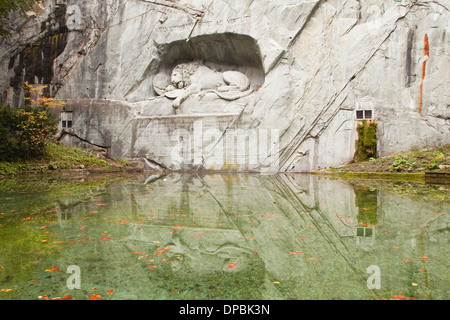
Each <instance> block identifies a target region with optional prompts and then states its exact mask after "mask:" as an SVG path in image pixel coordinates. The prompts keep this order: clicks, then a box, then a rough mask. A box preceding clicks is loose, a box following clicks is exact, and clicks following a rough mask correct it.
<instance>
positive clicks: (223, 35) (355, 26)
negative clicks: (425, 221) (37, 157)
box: [0, 0, 450, 171]
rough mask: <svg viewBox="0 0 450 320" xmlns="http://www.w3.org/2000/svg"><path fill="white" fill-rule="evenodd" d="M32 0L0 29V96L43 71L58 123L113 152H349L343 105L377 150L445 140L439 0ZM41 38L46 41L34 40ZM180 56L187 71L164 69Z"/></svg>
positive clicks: (205, 160)
mask: <svg viewBox="0 0 450 320" xmlns="http://www.w3.org/2000/svg"><path fill="white" fill-rule="evenodd" d="M43 8H44V9H42V10H36V12H34V13H33V12H31V13H29V17H28V18H27V19H24V18H19V17H18V18H17V21H19V22H20V23H19V22H18V23H17V26H18V27H17V28H16V31H15V32H14V33H13V35H12V36H11V37H10V38H7V39H3V40H2V42H1V50H0V68H1V69H2V72H1V73H0V74H1V76H0V95H1V98H2V100H3V101H4V102H6V103H9V104H11V105H17V104H20V103H22V102H23V90H22V89H21V83H23V82H24V81H29V82H31V83H36V84H48V85H49V92H48V94H50V95H51V96H54V97H56V98H59V99H67V100H68V102H69V103H68V104H67V105H66V109H67V110H69V109H71V108H72V109H73V110H69V111H74V121H73V126H74V127H73V129H72V131H74V132H76V136H75V135H72V136H71V137H72V138H76V137H77V139H78V138H79V139H81V141H89V142H90V143H92V144H94V145H99V146H104V147H107V148H108V149H109V152H110V153H111V155H112V156H114V157H118V158H123V159H141V160H143V161H147V162H148V163H153V164H155V163H156V164H158V165H157V166H162V167H167V168H170V169H175V170H179V169H214V170H237V171H240V170H252V171H311V170H316V169H317V168H318V167H321V168H324V167H331V166H334V167H336V166H340V165H344V164H346V163H348V162H350V161H352V159H353V157H354V153H355V143H356V140H357V139H358V136H357V132H356V127H357V124H358V121H359V120H358V119H357V118H356V113H357V111H358V110H360V111H364V110H367V111H372V119H375V120H376V121H377V123H378V132H377V137H378V146H377V150H378V155H379V156H386V155H390V154H393V153H395V152H399V151H403V150H408V149H409V148H410V147H412V146H425V145H436V144H442V143H449V141H450V135H449V105H450V96H449V92H448V89H447V88H448V87H449V84H450V77H449V74H450V73H449V63H450V55H449V51H450V42H449V41H448V34H449V22H448V21H450V20H449V10H450V2H449V1H395V2H392V1H382V0H371V1H364V2H362V1H356V0H355V1H346V2H344V3H342V2H341V1H300V0H289V1H283V4H280V3H276V4H275V3H273V1H266V0H258V1H254V0H246V1H236V2H235V3H233V5H231V4H230V3H229V2H226V1H211V0H197V1H193V0H179V1H164V0H146V1H144V0H132V1H110V0H103V1H101V0H95V1H90V2H89V3H87V2H85V1H80V0H70V1H64V2H62V1H56V0H52V1H50V0H49V1H44V3H43ZM49 39H50V40H49ZM55 39H56V40H55ZM46 41H47V42H48V43H50V46H49V48H50V49H48V50H43V49H39V48H42V44H43V43H47V42H46ZM30 50H31V51H33V50H34V51H35V52H36V54H35V56H39V57H41V59H38V60H36V59H29V57H30V56H29V55H27V54H26V53H27V52H30ZM34 51H33V52H34ZM25 56H27V57H28V60H26V59H23V57H25ZM39 61H44V62H45V63H43V62H39ZM194 62H195V63H196V64H197V66H200V67H199V68H198V69H195V70H194V71H195V72H196V73H194V71H192V70H190V69H189V68H190V67H188V66H191V65H192V63H194ZM50 65H51V67H50ZM180 65H182V66H183V67H182V68H181V69H182V70H183V72H186V73H188V74H189V72H191V73H190V77H186V78H185V79H183V81H180V82H176V84H175V83H174V82H172V79H171V76H172V74H173V70H174V68H175V67H176V66H180ZM42 66H43V67H44V70H42V71H38V70H41V69H42ZM188 69H189V70H188ZM34 73H35V74H34ZM33 75H35V76H34V77H33ZM242 83H246V84H248V83H249V86H246V87H245V88H243V87H242V88H241V87H240V84H242ZM174 84H175V85H174ZM169 87H170V88H169ZM83 105H86V107H85V108H84V107H83ZM94 119H95V120H94ZM194 119H195V120H194ZM199 128H201V131H199V130H200V129H199ZM181 131H182V135H186V134H187V135H188V140H186V137H184V139H185V140H183V141H185V143H187V142H186V141H189V143H191V142H192V145H191V146H190V147H189V148H190V151H189V153H188V154H190V155H192V156H189V157H187V158H185V159H184V161H183V163H184V164H183V165H180V161H179V160H180V159H179V158H177V157H175V158H174V155H175V154H177V151H176V150H177V148H179V142H180V140H179V138H180V136H178V138H177V137H176V134H177V133H179V132H181ZM199 134H200V135H201V137H202V139H200V140H199V139H195V135H197V137H198V135H199ZM236 135H238V136H236ZM205 136H206V138H207V139H206V140H205V139H203V138H204V137H205ZM230 136H231V137H232V138H229V139H227V137H230ZM72 138H71V139H67V140H68V141H69V142H70V141H71V142H70V143H75V140H76V139H75V140H74V139H72ZM238 138H240V140H241V141H240V142H238V140H239V139H238ZM177 139H178V140H177ZM177 141H178V142H177ZM195 141H197V144H195ZM199 141H200V142H199ZM208 147H212V148H213V149H214V148H217V150H216V151H214V150H210V149H209V148H208ZM195 148H196V149H195ZM185 154H186V153H185ZM221 154H222V155H223V157H222V158H220V155H221ZM239 155H240V156H239ZM218 159H223V161H222V160H218Z"/></svg>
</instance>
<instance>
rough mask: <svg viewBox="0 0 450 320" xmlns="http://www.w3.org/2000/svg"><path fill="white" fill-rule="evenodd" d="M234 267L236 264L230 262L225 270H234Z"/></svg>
mask: <svg viewBox="0 0 450 320" xmlns="http://www.w3.org/2000/svg"><path fill="white" fill-rule="evenodd" d="M236 267H237V263H234V262H230V263H229V264H228V266H227V269H231V268H236Z"/></svg>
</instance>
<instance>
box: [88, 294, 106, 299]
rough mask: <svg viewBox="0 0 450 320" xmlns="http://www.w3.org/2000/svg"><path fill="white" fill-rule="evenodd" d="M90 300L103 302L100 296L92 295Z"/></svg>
mask: <svg viewBox="0 0 450 320" xmlns="http://www.w3.org/2000/svg"><path fill="white" fill-rule="evenodd" d="M89 298H90V299H91V300H103V299H102V297H101V296H100V295H99V294H90V295H89Z"/></svg>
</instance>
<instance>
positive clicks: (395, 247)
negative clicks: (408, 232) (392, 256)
mask: <svg viewBox="0 0 450 320" xmlns="http://www.w3.org/2000/svg"><path fill="white" fill-rule="evenodd" d="M392 248H394V249H400V247H397V246H393V247H392Z"/></svg>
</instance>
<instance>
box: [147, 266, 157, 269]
mask: <svg viewBox="0 0 450 320" xmlns="http://www.w3.org/2000/svg"><path fill="white" fill-rule="evenodd" d="M147 269H158V267H157V266H148V267H147Z"/></svg>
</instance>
